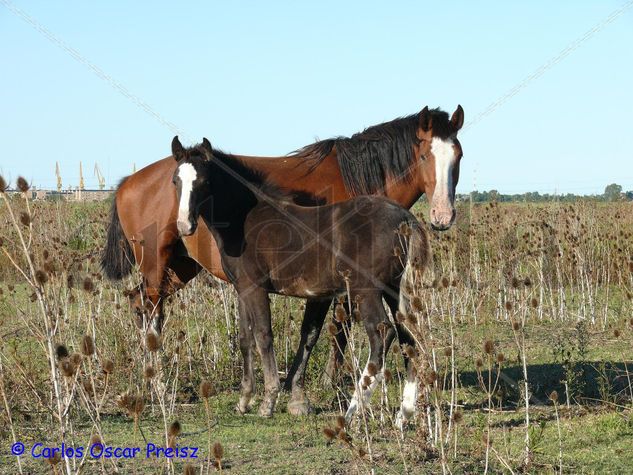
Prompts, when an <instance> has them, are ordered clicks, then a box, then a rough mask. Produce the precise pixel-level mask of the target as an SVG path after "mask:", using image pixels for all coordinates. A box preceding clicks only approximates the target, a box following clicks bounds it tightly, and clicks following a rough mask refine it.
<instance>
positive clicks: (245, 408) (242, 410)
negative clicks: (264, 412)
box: [235, 400, 253, 415]
mask: <svg viewBox="0 0 633 475" xmlns="http://www.w3.org/2000/svg"><path fill="white" fill-rule="evenodd" d="M252 409H253V405H252V403H251V402H246V401H242V400H240V402H238V403H237V404H236V405H235V411H236V412H237V413H238V414H241V415H244V414H247V413H249V412H251V410H252Z"/></svg>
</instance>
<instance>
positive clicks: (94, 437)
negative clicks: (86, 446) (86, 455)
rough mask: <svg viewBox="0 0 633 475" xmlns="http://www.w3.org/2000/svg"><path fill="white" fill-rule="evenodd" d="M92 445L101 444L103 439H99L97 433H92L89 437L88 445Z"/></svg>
mask: <svg viewBox="0 0 633 475" xmlns="http://www.w3.org/2000/svg"><path fill="white" fill-rule="evenodd" d="M93 445H103V441H102V440H101V437H99V434H92V437H90V446H93Z"/></svg>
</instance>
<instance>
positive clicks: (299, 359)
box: [284, 300, 332, 416]
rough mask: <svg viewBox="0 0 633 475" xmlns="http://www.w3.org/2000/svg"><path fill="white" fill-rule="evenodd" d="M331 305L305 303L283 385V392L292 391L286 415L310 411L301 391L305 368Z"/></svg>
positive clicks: (313, 301) (325, 301) (325, 303)
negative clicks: (292, 356)
mask: <svg viewBox="0 0 633 475" xmlns="http://www.w3.org/2000/svg"><path fill="white" fill-rule="evenodd" d="M331 303H332V302H331V300H308V301H307V303H306V311H305V314H304V316H303V322H302V323H301V341H300V342H299V348H298V349H297V354H296V355H295V358H294V361H293V362H292V367H291V368H290V371H288V377H287V378H286V382H285V384H284V390H286V391H292V393H291V396H290V401H289V402H288V413H289V414H292V415H294V416H301V415H306V414H308V412H309V411H310V404H309V402H308V398H307V397H306V395H305V392H304V390H303V384H304V379H305V374H306V368H307V366H308V359H309V358H310V354H311V353H312V349H313V348H314V345H315V344H316V342H317V340H318V339H319V335H320V334H321V328H322V327H323V322H324V321H325V317H326V315H327V311H328V309H329V308H330V304H331Z"/></svg>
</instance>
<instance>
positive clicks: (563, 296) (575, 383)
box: [0, 195, 633, 473]
mask: <svg viewBox="0 0 633 475" xmlns="http://www.w3.org/2000/svg"><path fill="white" fill-rule="evenodd" d="M5 198H6V199H5ZM1 201H3V205H2V207H1V208H0V224H1V225H2V228H1V229H2V231H1V232H0V237H1V238H2V242H1V244H2V246H1V247H0V290H1V293H0V363H1V365H0V383H1V384H0V389H1V396H2V398H1V401H0V402H1V403H2V404H1V407H2V410H1V411H0V440H1V441H2V442H1V444H2V446H1V449H0V471H2V472H3V473H17V472H18V471H19V470H20V469H22V470H23V471H24V473H53V472H54V471H56V472H57V473H65V472H67V471H70V472H73V473H75V472H77V471H79V470H80V469H81V470H83V473H100V472H103V473H112V472H113V471H114V470H115V468H116V469H117V470H118V471H119V472H120V473H200V471H202V472H203V473H206V472H207V471H218V470H219V469H220V467H221V469H222V471H226V472H229V473H371V472H372V471H373V472H374V473H405V472H408V473H439V472H442V471H444V472H447V473H448V472H449V471H450V472H452V473H482V472H484V471H486V470H488V471H490V472H507V473H511V472H514V473H516V472H529V473H539V472H543V473H551V472H557V471H560V470H562V471H563V472H565V473H625V472H631V471H633V462H631V458H630V455H629V454H630V447H631V443H632V442H633V421H632V420H631V416H632V414H633V413H632V412H631V408H632V407H633V387H632V385H631V381H630V378H629V371H628V369H629V367H630V366H631V364H632V363H631V360H632V358H631V343H632V342H633V303H632V300H631V294H633V213H632V212H631V211H632V209H631V204H630V203H613V204H608V203H592V202H578V203H573V204H558V203H549V204H542V205H523V204H504V205H497V204H486V205H477V206H474V207H471V206H470V205H469V204H466V203H462V204H460V206H459V209H458V221H457V223H456V224H455V225H454V227H453V228H452V229H451V230H450V231H448V232H446V233H442V234H433V236H432V248H433V253H434V269H433V272H432V273H429V279H428V280H429V282H428V283H429V285H427V286H425V287H424V288H420V289H418V290H417V291H418V292H419V296H420V302H419V305H418V306H417V308H416V312H415V313H414V314H412V315H409V316H406V325H407V326H408V327H409V328H410V329H411V330H412V332H413V333H414V335H415V336H416V340H417V342H418V344H417V345H416V348H415V349H412V348H409V349H407V348H404V349H401V350H403V351H409V352H411V355H412V356H413V357H414V358H413V359H414V362H415V365H416V369H417V372H418V375H419V377H420V380H421V383H420V398H419V402H418V415H417V417H416V420H415V421H414V422H413V423H412V424H410V425H409V426H408V427H407V428H406V429H405V430H404V431H403V432H400V431H399V430H398V429H396V428H395V426H394V424H393V419H394V414H395V412H396V410H397V408H398V406H399V400H400V394H401V382H402V378H403V363H402V358H401V357H400V355H399V354H398V353H399V350H398V349H395V350H394V351H393V352H390V353H389V354H388V356H387V359H386V366H387V368H389V370H390V372H391V374H392V377H391V378H390V381H389V382H388V383H386V384H383V385H382V386H381V390H380V391H376V393H375V394H374V398H373V399H372V403H371V406H370V407H369V408H367V410H365V411H361V413H359V414H358V416H357V417H356V418H355V420H354V421H353V422H352V423H351V424H350V425H349V426H347V427H345V428H344V430H340V427H337V424H339V423H338V421H337V416H339V415H340V414H341V413H342V411H343V408H344V406H345V403H346V398H348V397H349V396H350V394H351V392H352V391H353V386H354V384H353V381H354V380H355V379H356V377H357V372H358V369H359V368H358V364H357V363H356V361H358V360H360V361H363V362H364V358H365V355H366V351H367V342H366V338H365V336H364V334H363V333H364V332H363V331H362V330H361V328H360V325H354V328H353V330H352V333H351V340H352V346H353V350H354V351H349V352H348V355H347V356H348V364H347V365H346V366H347V367H346V371H345V372H344V374H343V375H342V377H341V379H340V380H339V381H338V383H337V387H336V388H331V387H328V386H327V385H324V384H323V383H322V381H321V373H322V371H323V368H324V367H325V363H326V360H327V356H328V352H329V346H330V342H329V338H328V337H329V332H331V331H332V329H331V328H325V329H324V331H323V334H322V336H321V339H320V341H319V344H318V345H317V347H316V349H315V351H314V353H313V358H312V360H311V364H310V367H309V370H308V377H307V379H308V381H307V390H308V396H309V399H310V401H311V403H312V405H313V409H314V410H313V412H312V414H310V415H309V416H306V417H292V416H290V415H288V414H287V413H286V409H285V402H287V399H288V396H287V395H285V394H283V395H282V396H281V398H280V401H279V403H278V405H277V409H276V414H275V416H274V417H273V418H272V419H261V418H259V417H258V416H256V415H254V414H247V415H244V416H241V415H238V414H236V413H235V411H234V410H233V407H234V405H235V403H236V402H237V399H238V394H239V378H240V373H241V358H240V355H239V350H238V348H237V325H236V318H237V316H236V311H235V308H236V305H235V296H234V294H233V292H232V290H231V289H230V288H229V287H227V286H226V285H224V284H220V283H219V282H218V281H216V280H214V279H213V278H212V277H210V276H208V275H200V276H198V277H197V278H196V279H195V280H194V281H193V282H191V283H190V284H189V285H188V286H187V287H186V288H185V289H183V290H181V291H180V292H179V293H178V294H177V295H175V296H174V297H173V298H171V299H170V303H169V304H168V305H167V309H168V310H167V321H166V327H165V332H164V334H163V339H162V341H160V342H158V343H159V345H155V344H154V343H155V342H152V341H148V340H147V339H146V337H145V336H144V335H143V334H142V332H141V331H140V330H139V329H138V328H137V326H136V324H135V319H134V318H133V315H132V313H131V311H130V309H129V307H128V304H127V299H126V297H125V296H124V292H123V291H124V290H125V289H129V288H132V287H133V286H134V285H136V284H138V283H139V282H140V276H139V274H138V273H135V274H134V275H133V276H132V277H130V278H129V279H127V280H126V281H124V282H122V283H112V282H109V281H106V280H104V279H102V278H101V275H100V270H99V268H98V256H99V252H100V249H101V248H102V245H103V238H104V232H105V223H106V221H107V215H108V211H109V210H108V204H107V203H66V202H33V203H27V202H26V201H25V200H24V199H23V198H22V197H20V196H12V197H8V196H7V195H2V199H1ZM9 210H11V212H12V213H13V218H12V217H11V214H10V212H9ZM416 212H417V213H418V214H419V215H420V216H421V217H423V216H424V209H423V207H422V206H420V207H418V208H416ZM25 249H26V252H25ZM302 304H303V303H302V302H301V301H300V300H296V299H285V298H274V299H273V315H274V330H275V338H276V339H275V347H276V352H277V358H278V361H279V366H280V370H282V371H285V370H286V369H287V368H288V367H289V365H290V363H291V361H292V356H293V351H294V349H295V348H296V346H297V342H298V337H299V328H300V325H301V317H302ZM361 316H362V315H361ZM60 345H63V348H61V349H60ZM155 346H159V348H155ZM64 350H65V351H64ZM66 353H68V355H66ZM260 377H261V375H260ZM282 377H283V375H282ZM202 382H208V383H210V384H211V385H212V386H213V391H211V393H212V394H206V395H207V396H209V397H208V398H205V397H202V395H201V390H200V385H201V383H202ZM258 388H259V390H260V394H261V390H262V384H261V381H259V386H258ZM205 392H206V391H205ZM526 393H527V395H528V397H526ZM121 396H124V397H121ZM175 421H178V423H179V424H178V426H179V427H176V425H175V424H174V422H175ZM339 425H340V424H339ZM324 429H328V430H324ZM97 436H98V437H99V438H100V439H101V440H102V441H103V442H104V444H105V445H107V446H120V447H142V448H143V449H144V448H145V447H146V444H147V442H152V443H154V444H156V445H157V446H161V447H165V446H167V445H170V446H173V447H184V446H189V447H193V446H195V447H199V451H198V454H197V455H198V456H199V458H197V459H191V460H187V462H188V463H189V464H190V465H191V467H188V468H187V469H185V461H183V460H182V459H171V460H169V459H165V458H164V457H161V458H156V457H150V458H146V457H145V452H144V450H142V451H141V452H140V453H139V454H138V456H137V457H136V458H130V459H123V458H121V459H107V460H104V459H100V460H94V459H91V458H89V457H88V458H86V459H85V461H83V462H82V460H81V458H80V459H75V460H69V461H68V462H66V461H63V460H60V459H59V458H55V459H52V460H47V459H44V458H34V457H33V456H32V455H31V452H30V450H31V449H32V447H33V445H34V444H36V443H42V444H44V446H46V445H48V446H52V447H54V446H59V445H60V444H61V442H62V440H63V441H64V442H65V443H66V445H67V446H72V447H79V446H84V447H85V446H89V445H90V441H91V439H92V441H93V442H94V440H96V439H95V437H97ZM15 441H19V442H22V443H24V444H25V447H26V453H25V455H23V456H22V457H20V459H19V462H18V458H17V457H15V456H13V455H11V445H12V444H13V443H14V442H15ZM216 443H219V444H221V447H222V449H221V450H220V447H219V445H216V446H215V448H214V445H215V444H216ZM37 450H39V449H37ZM51 462H52V463H51ZM18 463H19V464H20V465H18ZM82 463H83V465H82ZM185 470H189V472H186V471H185Z"/></svg>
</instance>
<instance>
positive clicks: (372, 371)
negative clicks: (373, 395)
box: [367, 361, 378, 376]
mask: <svg viewBox="0 0 633 475" xmlns="http://www.w3.org/2000/svg"><path fill="white" fill-rule="evenodd" d="M377 373H378V367H377V366H376V363H374V362H373V361H370V362H369V364H368V365H367V374H368V375H369V376H376V374H377Z"/></svg>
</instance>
